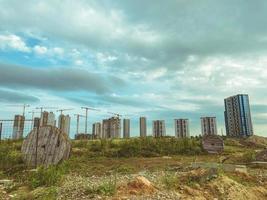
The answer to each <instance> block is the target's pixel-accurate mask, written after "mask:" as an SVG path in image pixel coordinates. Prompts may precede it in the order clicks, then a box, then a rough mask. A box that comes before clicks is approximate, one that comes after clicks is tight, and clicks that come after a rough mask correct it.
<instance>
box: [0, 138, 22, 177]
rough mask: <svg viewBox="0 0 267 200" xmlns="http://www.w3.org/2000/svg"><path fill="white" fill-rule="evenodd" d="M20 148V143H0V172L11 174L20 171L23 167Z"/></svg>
mask: <svg viewBox="0 0 267 200" xmlns="http://www.w3.org/2000/svg"><path fill="white" fill-rule="evenodd" d="M20 148H21V141H12V140H7V141H2V142H0V170H3V171H4V172H5V173H8V174H12V173H14V171H16V169H18V168H19V169H21V167H23V166H24V165H23V160H22V154H21V152H20Z"/></svg>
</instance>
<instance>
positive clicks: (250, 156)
mask: <svg viewBox="0 0 267 200" xmlns="http://www.w3.org/2000/svg"><path fill="white" fill-rule="evenodd" d="M255 160H256V152H255V151H253V150H250V151H248V152H246V153H244V154H243V156H242V161H243V162H246V163H249V162H253V161H255Z"/></svg>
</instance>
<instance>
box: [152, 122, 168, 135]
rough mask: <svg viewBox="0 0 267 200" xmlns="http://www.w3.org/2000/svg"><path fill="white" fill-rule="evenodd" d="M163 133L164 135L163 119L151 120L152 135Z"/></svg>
mask: <svg viewBox="0 0 267 200" xmlns="http://www.w3.org/2000/svg"><path fill="white" fill-rule="evenodd" d="M165 135H166V129H165V121H164V120H155V121H153V136H154V137H163V136H165Z"/></svg>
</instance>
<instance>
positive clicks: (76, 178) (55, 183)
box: [0, 138, 267, 200]
mask: <svg viewBox="0 0 267 200" xmlns="http://www.w3.org/2000/svg"><path fill="white" fill-rule="evenodd" d="M264 145H266V140H264V139H262V138H251V139H249V140H246V141H242V142H239V141H238V140H234V139H228V140H227V141H226V146H225V151H224V153H223V154H219V155H210V154H200V155H197V156H195V155H183V154H181V155H176V156H169V155H168V156H167V155H165V156H160V157H129V158H125V157H123V158H109V157H99V156H98V157H94V156H92V155H90V152H88V151H87V150H86V148H84V149H83V148H81V147H75V148H73V149H72V157H71V158H70V159H69V160H68V162H66V163H65V164H64V163H61V164H60V165H59V166H57V167H54V168H50V169H49V170H47V169H43V170H39V169H38V170H37V169H32V170H28V169H25V168H24V167H23V165H20V159H18V161H16V163H17V166H16V167H15V168H12V169H13V171H14V173H16V174H14V173H13V171H12V173H10V170H9V169H7V170H6V171H5V173H3V172H1V170H0V200H33V199H34V200H54V199H55V200H56V199H57V200H80V199H92V200H94V199H95V200H100V199H105V200H126V199H127V200H138V199H141V200H142V199H144V200H164V199H165V200H167V199H169V200H177V199H181V200H183V199H188V200H191V199H193V200H202V199H203V200H227V199H229V200H231V199H234V200H243V199H246V200H261V199H262V200H265V199H267V167H266V165H264V164H263V165H262V166H258V165H256V166H254V165H250V163H251V160H255V159H256V160H258V161H262V162H263V161H266V149H264V148H266V146H264ZM263 146H264V148H263ZM248 147H250V148H248ZM15 149H19V148H15ZM17 152H18V150H15V151H14V154H12V156H14V155H17V154H16V153H17ZM240 164H242V166H241V167H240V166H239V167H237V168H235V166H236V165H240ZM264 166H265V167H264ZM20 167H22V168H20ZM237 169H238V170H237ZM8 174H9V175H8ZM55 176H59V178H57V179H54V177H55ZM44 177H45V178H44ZM40 181H41V182H40Z"/></svg>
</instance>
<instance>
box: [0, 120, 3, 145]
mask: <svg viewBox="0 0 267 200" xmlns="http://www.w3.org/2000/svg"><path fill="white" fill-rule="evenodd" d="M2 127H3V123H0V142H1V140H2Z"/></svg>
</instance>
